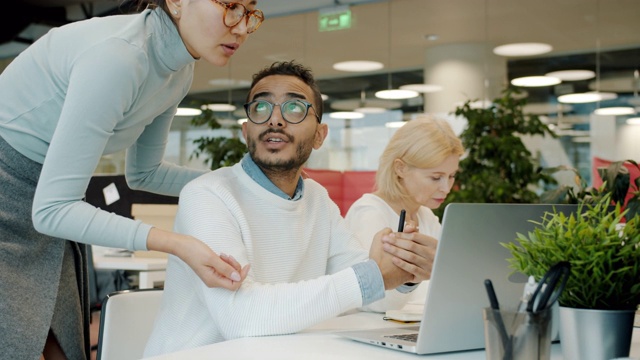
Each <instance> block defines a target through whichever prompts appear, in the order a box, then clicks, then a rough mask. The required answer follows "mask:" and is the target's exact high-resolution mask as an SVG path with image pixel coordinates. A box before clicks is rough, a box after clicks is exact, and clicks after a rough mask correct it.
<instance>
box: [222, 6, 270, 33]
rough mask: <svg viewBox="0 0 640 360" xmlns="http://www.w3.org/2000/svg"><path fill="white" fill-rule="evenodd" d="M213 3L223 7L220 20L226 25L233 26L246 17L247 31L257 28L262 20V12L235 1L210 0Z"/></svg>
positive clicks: (250, 31)
mask: <svg viewBox="0 0 640 360" xmlns="http://www.w3.org/2000/svg"><path fill="white" fill-rule="evenodd" d="M211 1H213V2H214V3H216V4H218V5H220V6H222V7H223V8H224V15H222V21H223V22H224V25H225V26H226V27H230V28H231V27H234V26H236V25H238V24H239V23H240V21H242V18H244V17H245V16H246V17H247V33H248V34H251V33H252V32H254V31H256V30H258V28H259V27H260V25H261V24H262V22H263V21H264V14H263V13H262V11H261V10H258V9H254V10H247V8H246V7H245V6H244V5H242V4H240V3H235V2H222V1H218V0H211Z"/></svg>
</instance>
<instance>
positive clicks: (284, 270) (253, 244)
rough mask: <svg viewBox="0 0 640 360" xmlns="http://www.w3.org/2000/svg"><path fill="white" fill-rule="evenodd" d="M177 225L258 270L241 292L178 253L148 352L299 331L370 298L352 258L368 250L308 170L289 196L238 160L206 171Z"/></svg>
mask: <svg viewBox="0 0 640 360" xmlns="http://www.w3.org/2000/svg"><path fill="white" fill-rule="evenodd" d="M175 228H176V231H178V232H180V233H186V234H189V235H192V236H194V237H196V238H198V239H201V240H202V241H204V242H205V243H206V244H207V245H209V246H210V247H211V248H212V249H214V250H215V251H219V252H221V253H226V254H230V255H232V256H233V257H235V258H236V259H237V260H238V261H239V262H240V263H241V264H247V263H249V264H251V271H250V272H249V276H248V277H247V279H246V280H245V281H244V283H243V285H242V287H241V288H240V289H239V290H238V291H237V292H233V291H229V290H225V289H222V288H207V287H206V285H204V284H203V283H202V282H201V280H200V279H199V278H198V277H197V275H196V274H195V273H194V272H193V271H192V270H191V268H189V266H187V265H186V264H185V263H184V262H182V261H181V260H180V259H178V258H177V257H174V256H170V257H169V264H168V267H167V278H166V281H165V293H164V298H163V302H162V307H161V309H160V312H159V315H158V318H157V319H156V323H155V327H154V330H153V333H152V335H151V337H150V339H149V342H148V343H147V347H146V350H145V356H153V355H157V354H163V353H168V352H174V351H178V350H181V349H187V348H193V347H197V346H202V345H206V344H212V343H215V342H219V341H223V340H228V339H234V338H239V337H246V336H262V335H276V334H286V333H293V332H297V331H299V330H302V329H304V328H307V327H309V326H311V325H314V324H316V323H318V322H320V321H323V320H325V319H328V318H330V317H333V316H336V315H339V314H341V313H343V312H345V311H347V310H350V309H354V308H357V307H359V306H362V295H361V291H360V287H359V284H358V280H357V278H356V275H355V272H354V271H353V269H352V268H351V267H350V266H351V265H353V264H355V263H357V262H360V261H364V260H366V259H367V258H368V251H365V250H363V249H362V247H360V246H359V244H358V240H357V239H356V238H355V236H354V235H353V234H352V233H351V232H350V231H349V230H348V229H347V227H346V225H345V224H344V220H343V219H342V217H341V216H340V212H339V209H338V207H337V206H336V205H335V204H334V203H333V202H332V201H331V199H330V198H329V196H328V194H327V192H326V190H325V189H324V188H323V187H322V186H321V185H319V184H318V183H316V182H315V181H313V180H310V179H307V180H305V183H304V195H303V197H302V199H300V200H298V201H291V200H286V199H283V198H280V197H278V196H277V195H274V194H272V193H270V192H269V191H267V190H265V189H264V188H263V187H261V186H260V185H259V184H257V183H256V182H255V181H254V180H252V179H251V178H250V177H249V176H248V175H247V174H246V173H245V172H244V170H243V169H242V167H241V165H240V164H236V165H234V166H233V167H230V168H224V169H220V170H217V171H214V172H212V173H209V174H205V175H203V176H201V177H199V178H197V179H196V180H194V181H192V182H191V183H189V184H188V185H187V186H185V188H184V189H183V191H182V193H181V195H180V204H179V209H178V213H177V215H176V222H175Z"/></svg>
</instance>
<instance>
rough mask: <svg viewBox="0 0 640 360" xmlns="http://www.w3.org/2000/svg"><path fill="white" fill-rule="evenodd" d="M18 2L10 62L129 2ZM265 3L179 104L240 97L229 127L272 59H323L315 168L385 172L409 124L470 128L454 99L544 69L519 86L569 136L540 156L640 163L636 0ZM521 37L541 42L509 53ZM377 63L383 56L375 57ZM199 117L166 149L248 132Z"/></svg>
mask: <svg viewBox="0 0 640 360" xmlns="http://www.w3.org/2000/svg"><path fill="white" fill-rule="evenodd" d="M17 3H18V4H19V11H18V12H17V13H10V14H5V17H6V18H7V19H5V22H4V23H3V24H2V25H1V26H2V27H1V28H0V35H2V36H1V37H0V41H1V43H0V69H3V68H4V66H6V65H7V64H8V63H10V61H11V60H12V59H13V58H14V57H15V56H16V55H17V54H19V52H20V51H22V50H23V49H24V48H26V46H28V45H29V44H30V42H32V41H33V40H35V39H37V38H38V37H39V36H41V35H42V34H43V33H45V32H46V31H48V30H49V29H50V28H51V27H52V26H58V25H62V24H64V23H68V22H72V21H77V20H81V19H83V18H87V17H92V16H110V15H114V14H117V13H120V12H121V11H123V10H126V5H127V4H126V3H124V4H123V3H122V2H121V1H110V0H95V1H76V0H22V1H18V2H17ZM258 8H260V9H262V10H263V11H264V13H265V15H266V18H267V19H266V20H265V22H264V24H263V25H262V27H261V28H260V29H259V30H258V31H257V32H256V33H254V34H252V35H251V36H250V38H249V39H248V41H247V42H246V43H245V44H243V46H242V47H241V49H240V50H239V51H238V52H237V53H236V54H235V55H234V56H233V58H232V60H231V61H230V63H229V66H227V67H224V68H219V67H215V66H211V65H209V64H207V63H205V62H204V61H199V62H198V63H197V65H196V74H195V79H194V83H193V86H192V91H191V93H190V95H189V96H188V98H187V99H185V101H184V102H183V104H182V106H183V107H186V108H192V109H198V108H200V107H201V106H202V105H203V104H218V105H232V106H233V108H235V109H233V108H229V109H228V110H222V111H219V112H216V113H215V114H216V117H217V118H218V119H219V120H220V122H221V123H222V124H223V125H224V126H225V127H231V126H232V125H235V124H238V121H242V119H244V118H245V117H246V115H245V114H244V113H243V107H242V105H243V104H244V102H245V97H246V94H247V90H248V86H249V83H250V81H251V75H252V74H253V73H255V72H256V71H257V70H259V69H261V68H262V67H264V66H267V65H269V64H271V63H272V62H274V61H283V60H294V59H295V60H297V61H300V62H302V63H304V64H306V65H308V66H310V67H311V68H312V70H313V71H314V73H315V76H316V78H317V79H318V80H319V82H320V89H321V90H322V92H323V94H324V95H326V97H327V98H326V100H325V103H324V106H325V114H324V117H323V122H326V123H327V124H329V126H330V132H329V137H328V139H327V141H326V142H325V145H324V146H323V147H322V149H320V150H319V151H316V152H314V154H313V155H312V158H311V159H310V161H309V164H308V166H309V167H311V168H322V169H333V170H374V169H376V168H377V161H378V156H379V155H380V153H381V151H382V149H383V147H384V146H385V145H386V143H387V141H388V139H389V137H390V136H391V135H392V134H393V132H394V131H395V129H397V127H398V126H400V125H401V123H402V122H404V121H409V120H410V119H412V118H413V117H415V116H416V115H418V114H422V113H428V114H432V115H435V116H439V117H444V118H447V119H449V121H450V122H451V124H452V125H453V126H454V129H456V131H458V132H460V131H462V130H463V129H464V126H465V120H464V119H460V118H456V117H455V116H453V115H452V114H451V113H452V111H454V109H455V108H456V107H457V106H460V105H461V104H462V103H464V102H465V101H468V100H473V101H475V100H478V103H477V106H486V104H487V103H488V102H490V101H491V100H492V99H494V98H496V97H498V96H499V95H500V93H501V91H502V90H503V89H505V88H506V87H507V86H513V85H510V83H511V82H512V80H514V79H517V78H522V77H530V76H545V75H547V76H552V77H554V78H556V79H560V80H559V83H555V84H554V83H551V84H549V85H543V86H535V87H530V86H526V87H525V86H519V88H520V89H521V90H523V93H524V95H525V96H527V101H528V105H527V107H526V108H525V112H529V113H533V114H537V115H540V116H542V117H543V119H544V121H546V122H547V123H548V124H549V125H550V126H551V127H552V128H553V129H554V131H555V132H556V133H557V134H558V135H559V137H558V138H557V139H527V140H526V141H527V144H529V146H530V148H531V150H532V151H533V153H534V154H535V156H536V158H537V159H538V161H539V162H540V164H541V165H542V166H555V165H561V164H564V165H569V166H572V167H575V168H577V169H579V170H580V173H581V174H582V176H583V177H584V178H585V179H589V178H590V176H591V175H590V171H591V166H592V159H593V157H599V158H603V159H607V160H613V161H615V160H623V159H634V160H636V161H640V145H639V144H638V141H637V139H640V125H634V120H632V119H633V118H637V117H638V116H639V115H638V112H639V110H640V96H639V95H638V91H639V90H640V80H639V78H638V77H639V76H638V70H639V69H640V21H638V20H639V19H640V1H638V0H538V1H530V0H387V1H381V0H296V1H291V0H261V1H259V4H258ZM9 18H13V19H9ZM521 43H526V44H529V45H531V44H533V45H537V49H534V50H532V51H529V50H527V49H524V50H523V51H525V52H521V53H503V52H501V51H500V50H501V49H504V48H505V47H504V45H509V44H521ZM506 50H510V49H509V47H507V49H506ZM515 50H518V49H515ZM351 61H365V63H362V64H359V65H358V64H356V67H355V68H354V69H352V70H350V71H346V70H340V69H336V68H335V67H334V64H336V63H340V62H351ZM372 62H376V63H378V67H377V68H376V67H375V66H374V67H368V66H370V65H375V64H372ZM567 70H569V72H564V73H558V72H559V71H567ZM97 71H99V69H97ZM533 80H545V79H537V78H536V79H533ZM546 80H548V78H547V79H546ZM556 82H557V81H556ZM96 86H99V84H96ZM400 88H404V89H407V88H408V89H414V90H418V91H419V92H418V93H417V94H414V95H417V96H414V97H410V98H406V99H381V98H379V97H377V96H376V92H378V91H381V90H389V89H400ZM563 95H565V96H564V97H562V96H563ZM566 95H570V96H568V100H563V99H566V98H567V96H566ZM574 95H575V96H581V95H582V96H583V97H584V96H586V97H587V98H588V99H586V100H584V99H582V100H581V99H578V100H575V96H574ZM572 97H573V98H574V99H573V100H572V99H571V98H572ZM576 101H578V102H576ZM604 108H622V109H618V111H619V112H620V115H616V114H615V113H614V114H604V115H600V114H597V113H596V110H597V111H598V112H600V111H605V112H607V111H608V110H607V109H604ZM223 109H224V108H223ZM603 109H604V110H603ZM337 112H340V113H342V114H335V113H337ZM191 118H192V116H178V117H177V118H176V121H175V122H174V126H173V128H172V132H171V136H170V142H169V147H168V149H167V153H166V158H167V159H168V160H170V161H173V162H177V163H180V164H188V165H191V166H196V167H205V165H204V164H203V162H202V159H196V158H193V157H192V154H193V150H194V148H195V146H194V144H193V140H194V139H196V138H199V137H201V136H241V135H240V134H239V132H238V131H237V130H234V129H231V128H225V129H219V130H210V129H207V128H203V127H194V126H192V125H191V123H190V121H191ZM635 121H637V120H635ZM123 168H124V167H123V154H112V155H109V156H106V157H105V158H104V159H103V161H102V162H101V165H100V168H99V169H98V173H102V174H118V173H122V171H123Z"/></svg>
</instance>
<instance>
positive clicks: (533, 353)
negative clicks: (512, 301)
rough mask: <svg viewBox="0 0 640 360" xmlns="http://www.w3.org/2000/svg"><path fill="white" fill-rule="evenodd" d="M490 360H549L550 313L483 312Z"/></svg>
mask: <svg viewBox="0 0 640 360" xmlns="http://www.w3.org/2000/svg"><path fill="white" fill-rule="evenodd" d="M482 316H483V318H484V338H485V347H486V355H487V360H498V359H500V360H549V359H550V357H551V318H552V312H551V310H550V309H547V310H543V311H539V312H537V313H529V312H516V311H505V310H494V309H492V308H484V309H483V312H482Z"/></svg>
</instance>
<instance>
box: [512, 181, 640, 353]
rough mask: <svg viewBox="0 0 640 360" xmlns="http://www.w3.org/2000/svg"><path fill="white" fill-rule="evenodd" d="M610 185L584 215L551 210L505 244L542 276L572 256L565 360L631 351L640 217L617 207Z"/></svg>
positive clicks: (519, 265)
mask: <svg viewBox="0 0 640 360" xmlns="http://www.w3.org/2000/svg"><path fill="white" fill-rule="evenodd" d="M611 196H612V193H611V192H606V191H604V190H603V189H602V188H601V189H599V192H598V193H597V194H596V196H595V197H591V198H590V199H591V200H590V201H583V202H580V203H579V204H578V209H577V211H576V213H574V214H570V215H566V214H564V213H562V212H559V211H554V212H549V213H546V214H545V215H544V216H543V218H542V219H541V220H540V221H534V220H532V222H533V223H534V224H535V225H536V227H535V228H534V230H533V231H531V232H529V233H528V234H517V235H516V236H517V238H516V241H515V242H511V243H506V244H503V246H505V247H506V248H507V249H508V250H509V251H510V253H511V255H512V258H510V259H508V261H509V263H510V265H511V267H513V268H514V269H515V270H517V271H519V272H522V273H523V274H526V275H532V276H534V277H535V278H536V280H538V281H539V280H540V279H541V278H542V276H543V275H544V273H545V272H546V271H547V270H548V269H549V268H550V267H551V266H552V265H553V264H555V263H557V262H560V261H568V262H569V263H570V264H571V275H570V277H569V280H568V281H567V284H566V287H565V289H564V291H563V292H562V294H561V296H560V298H559V305H560V340H561V346H562V351H563V355H564V358H565V359H581V360H585V359H611V358H616V357H626V356H628V355H629V348H630V344H631V334H632V330H633V319H634V315H635V311H636V308H637V306H638V304H640V215H637V214H636V215H635V216H633V217H628V218H627V219H626V226H621V225H623V224H624V217H625V215H627V214H628V210H622V207H621V204H620V203H617V204H616V205H615V206H612V205H611V204H612V199H611Z"/></svg>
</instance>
